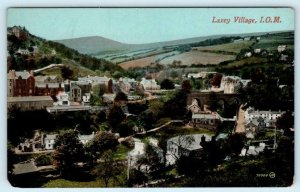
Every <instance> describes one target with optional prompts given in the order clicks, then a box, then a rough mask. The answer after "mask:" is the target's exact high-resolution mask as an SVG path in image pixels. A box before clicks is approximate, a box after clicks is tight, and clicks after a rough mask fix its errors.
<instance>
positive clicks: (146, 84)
mask: <svg viewBox="0 0 300 192" xmlns="http://www.w3.org/2000/svg"><path fill="white" fill-rule="evenodd" d="M140 84H141V85H142V86H143V88H144V90H145V91H158V90H160V85H158V84H157V82H156V81H155V79H145V78H142V81H141V82H140Z"/></svg>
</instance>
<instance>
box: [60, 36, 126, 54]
mask: <svg viewBox="0 0 300 192" xmlns="http://www.w3.org/2000/svg"><path fill="white" fill-rule="evenodd" d="M55 42H58V43H61V44H64V45H65V46H67V47H69V48H72V49H75V50H77V51H78V52H80V53H83V54H92V53H96V52H104V51H118V50H126V49H130V47H131V46H130V45H129V44H124V43H120V42H118V41H114V40H111V39H107V38H104V37H100V36H90V37H80V38H74V39H64V40H57V41H55Z"/></svg>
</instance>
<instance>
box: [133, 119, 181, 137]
mask: <svg viewBox="0 0 300 192" xmlns="http://www.w3.org/2000/svg"><path fill="white" fill-rule="evenodd" d="M182 122H183V120H171V121H168V122H167V123H165V124H163V125H161V126H159V127H156V128H153V129H150V130H149V131H143V132H140V133H136V134H135V135H144V134H146V133H151V132H155V131H158V130H160V129H162V128H164V127H166V126H168V125H170V124H171V123H182Z"/></svg>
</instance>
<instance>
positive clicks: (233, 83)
mask: <svg viewBox="0 0 300 192" xmlns="http://www.w3.org/2000/svg"><path fill="white" fill-rule="evenodd" d="M250 81H251V80H247V79H241V78H240V77H238V76H223V77H222V79H221V84H220V88H219V89H220V90H223V91H224V93H225V94H234V93H237V91H238V89H239V88H240V87H245V86H247V84H248V83H249V82H250Z"/></svg>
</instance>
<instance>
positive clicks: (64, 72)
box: [61, 66, 74, 79]
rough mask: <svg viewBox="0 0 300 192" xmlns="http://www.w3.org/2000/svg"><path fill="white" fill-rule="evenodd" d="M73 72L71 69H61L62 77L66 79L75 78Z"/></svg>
mask: <svg viewBox="0 0 300 192" xmlns="http://www.w3.org/2000/svg"><path fill="white" fill-rule="evenodd" d="M73 73H74V72H73V70H72V69H70V68H69V67H66V66H63V67H62V68H61V76H62V77H63V78H64V79H72V78H73Z"/></svg>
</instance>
